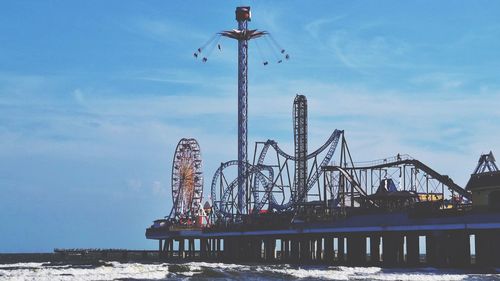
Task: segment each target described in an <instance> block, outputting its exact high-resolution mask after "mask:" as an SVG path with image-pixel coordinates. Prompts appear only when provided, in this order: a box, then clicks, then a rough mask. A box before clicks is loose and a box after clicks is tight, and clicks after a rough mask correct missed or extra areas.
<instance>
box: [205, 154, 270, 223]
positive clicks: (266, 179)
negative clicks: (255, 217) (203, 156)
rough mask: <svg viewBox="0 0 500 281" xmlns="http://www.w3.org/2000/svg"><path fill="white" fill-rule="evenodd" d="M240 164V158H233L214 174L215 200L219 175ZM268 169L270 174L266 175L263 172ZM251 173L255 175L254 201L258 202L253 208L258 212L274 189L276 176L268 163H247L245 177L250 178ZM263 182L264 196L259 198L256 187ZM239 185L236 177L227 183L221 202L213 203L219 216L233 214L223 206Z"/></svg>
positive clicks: (213, 194) (213, 197) (213, 190)
mask: <svg viewBox="0 0 500 281" xmlns="http://www.w3.org/2000/svg"><path fill="white" fill-rule="evenodd" d="M237 165H238V160H231V161H228V162H225V163H222V164H221V166H220V167H219V168H218V169H217V171H216V172H215V174H214V177H213V179H212V188H211V193H212V200H215V199H216V198H217V181H218V180H219V177H221V176H222V171H223V170H224V169H226V168H228V167H229V166H237ZM264 170H266V171H268V172H269V176H266V175H264V174H263V173H262V172H263V171H264ZM249 175H254V184H253V186H254V188H253V189H254V190H253V191H252V193H253V195H254V201H255V202H257V203H256V205H255V206H254V208H253V210H252V211H253V212H254V213H256V212H258V211H260V210H261V209H262V207H263V206H264V205H265V204H266V202H267V200H268V198H269V194H270V193H271V191H272V187H273V184H272V179H273V177H274V170H273V169H272V167H270V166H266V165H251V164H249V163H247V169H246V174H244V175H243V176H244V177H245V178H248V176H249ZM259 182H260V184H262V185H263V186H264V196H263V197H262V199H261V200H259V196H258V192H256V191H255V188H256V187H257V186H258V183H259ZM237 185H238V178H236V179H234V180H233V181H232V182H231V183H230V184H228V185H227V187H226V188H225V189H224V192H223V194H222V195H221V198H219V200H218V202H217V201H216V202H217V203H219V204H217V203H215V204H213V208H214V212H215V213H216V214H217V216H225V217H231V216H232V215H233V214H231V213H230V212H228V211H227V210H226V209H225V208H222V207H221V206H222V205H223V204H224V206H225V205H227V202H229V200H230V199H229V195H230V194H231V193H232V192H234V189H235V187H236V186H237Z"/></svg>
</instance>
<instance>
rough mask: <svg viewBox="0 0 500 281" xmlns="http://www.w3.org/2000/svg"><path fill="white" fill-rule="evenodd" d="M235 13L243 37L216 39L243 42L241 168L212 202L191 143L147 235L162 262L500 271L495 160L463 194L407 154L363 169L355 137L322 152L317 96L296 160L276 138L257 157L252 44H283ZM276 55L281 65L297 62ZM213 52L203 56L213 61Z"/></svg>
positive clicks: (181, 151)
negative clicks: (314, 136)
mask: <svg viewBox="0 0 500 281" xmlns="http://www.w3.org/2000/svg"><path fill="white" fill-rule="evenodd" d="M235 14H236V21H237V23H238V27H237V29H233V30H228V31H222V32H219V33H217V34H216V36H215V37H214V38H220V37H226V38H231V39H235V40H237V41H238V123H237V124H238V138H237V139H238V158H237V160H231V161H227V162H223V163H221V165H220V167H219V168H218V169H217V171H216V172H215V174H214V175H213V177H212V179H211V181H210V183H209V184H210V188H211V190H210V191H211V193H210V196H205V198H210V200H206V201H205V202H203V200H204V199H203V198H204V197H203V184H204V175H203V165H202V153H201V148H200V146H199V145H198V142H197V141H196V139H194V138H186V139H182V140H180V141H179V144H178V145H177V148H176V151H175V154H174V157H173V164H172V201H173V207H172V210H171V211H170V213H169V215H168V216H166V217H165V218H162V219H158V220H155V221H154V223H153V225H152V226H150V227H148V228H147V229H146V237H147V238H148V239H154V240H157V241H158V253H159V257H160V259H162V260H181V261H183V260H207V261H227V262H233V263H234V262H263V263H264V262H265V263H297V264H310V263H316V264H337V265H356V266H368V265H376V266H387V267H395V266H396V267H399V266H436V267H469V266H477V267H499V266H500V171H499V169H498V167H497V165H496V163H495V157H494V155H493V153H492V152H490V153H486V154H483V155H481V156H480V157H479V161H478V162H477V164H476V168H475V169H474V170H473V171H472V174H471V176H470V179H469V181H468V183H467V185H466V186H464V187H463V186H460V185H458V184H457V183H455V182H454V181H453V179H451V178H450V177H449V176H447V175H446V174H443V173H442V171H437V170H435V169H433V168H432V167H431V165H428V164H427V163H423V162H421V161H419V160H418V159H416V158H414V157H411V156H409V155H406V154H399V153H398V154H396V153H394V152H389V153H392V154H393V155H394V154H395V155H394V156H391V157H388V158H385V159H379V160H375V161H369V162H356V161H355V160H353V157H352V154H351V151H350V149H349V146H348V142H347V138H346V134H345V131H344V130H336V129H335V130H332V133H331V135H330V137H329V138H328V139H327V140H326V142H325V143H324V144H323V145H321V146H320V147H319V148H316V149H315V150H310V149H309V148H308V118H307V117H308V107H307V97H306V96H305V95H296V96H295V98H294V100H293V106H292V118H293V121H292V124H293V132H294V151H293V153H292V154H288V153H287V152H286V151H284V150H283V149H282V148H281V147H280V146H279V144H278V143H277V142H276V141H274V140H271V139H270V140H267V141H261V142H256V143H255V145H254V146H253V148H254V149H253V154H252V155H251V157H249V154H248V147H249V146H248V143H247V138H248V131H247V118H248V115H247V112H248V109H247V101H248V79H247V73H248V42H249V41H250V40H259V38H260V39H262V38H266V37H270V36H271V35H270V33H268V32H266V31H260V30H257V29H249V28H248V24H249V22H250V21H251V13H250V7H237V8H236V13H235ZM271 38H272V37H271ZM272 41H273V42H274V41H275V40H274V39H272ZM210 44H212V45H213V46H217V44H218V43H217V41H216V40H211V41H210V42H209V43H208V45H210ZM275 45H276V47H277V50H278V53H279V54H281V55H282V56H283V60H279V61H278V63H281V62H283V61H284V60H287V59H289V58H290V57H289V55H288V54H287V53H286V51H285V50H284V49H283V48H281V47H279V44H277V43H276V44H275ZM205 46H207V44H206V45H205ZM204 48H205V47H202V48H199V49H198V50H197V52H195V53H194V57H195V58H200V59H201V60H202V61H203V62H206V61H207V58H206V57H204V54H205V53H204ZM219 48H220V47H219ZM267 63H268V62H264V64H265V65H266V64H267ZM249 158H251V160H249ZM473 167H474V163H471V166H467V167H463V169H464V170H468V169H471V168H473Z"/></svg>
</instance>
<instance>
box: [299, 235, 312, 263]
mask: <svg viewBox="0 0 500 281" xmlns="http://www.w3.org/2000/svg"><path fill="white" fill-rule="evenodd" d="M299 254H300V255H299V262H300V263H308V262H310V260H311V239H310V238H309V237H306V238H302V239H301V240H300V253H299Z"/></svg>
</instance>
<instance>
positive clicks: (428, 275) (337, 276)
mask: <svg viewBox="0 0 500 281" xmlns="http://www.w3.org/2000/svg"><path fill="white" fill-rule="evenodd" d="M191 278H195V279H196V280H212V279H213V278H219V280H220V279H226V280H231V279H238V280H284V279H308V280H402V281H405V280H418V281H439V280H464V279H467V280H500V274H499V275H494V274H488V275H478V274H474V275H472V274H466V273H464V272H460V271H458V270H455V271H450V270H448V271H446V270H440V269H434V268H420V269H382V268H379V267H344V266H330V267H327V266H292V265H239V264H223V263H206V262H191V263H186V264H181V265H173V264H167V263H163V264H139V263H118V262H110V263H105V264H103V265H100V266H81V265H46V264H42V263H17V264H0V280H83V281H85V280H116V279H119V280H120V279H121V280H123V279H139V280H167V279H168V280H170V279H175V280H189V279H191Z"/></svg>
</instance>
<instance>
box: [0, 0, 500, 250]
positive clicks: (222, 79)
mask: <svg viewBox="0 0 500 281" xmlns="http://www.w3.org/2000/svg"><path fill="white" fill-rule="evenodd" d="M246 4H248V5H251V6H252V14H253V20H252V22H251V24H250V26H251V27H252V28H260V29H265V30H268V31H269V32H271V33H272V34H273V35H274V38H276V40H277V41H278V42H279V43H280V45H282V46H283V47H284V48H285V49H287V51H288V53H289V54H290V56H291V60H290V61H288V62H287V63H284V64H279V65H278V64H276V63H270V65H268V66H266V67H264V66H263V65H262V63H261V62H262V59H263V58H262V57H261V56H259V54H258V52H257V50H256V48H255V45H252V43H251V45H250V70H249V80H250V83H249V92H250V95H249V140H250V141H251V142H253V141H257V140H266V139H275V140H277V141H278V142H280V143H282V144H283V145H284V146H285V147H288V148H290V147H291V146H290V145H291V143H292V141H293V140H292V120H291V112H292V108H291V105H292V102H293V98H294V97H295V95H296V94H297V93H302V94H305V95H307V98H308V101H309V124H310V127H309V132H310V141H309V143H310V148H311V149H312V148H314V147H317V146H318V145H320V144H321V143H322V142H323V141H325V140H326V138H327V137H328V136H329V135H330V133H331V132H332V131H333V130H334V129H335V128H338V129H344V130H345V131H346V138H347V141H348V143H349V146H350V148H351V152H352V154H353V157H354V158H355V160H359V161H362V160H371V159H379V158H383V157H387V156H393V155H395V154H397V153H408V154H410V155H412V156H413V157H415V158H417V159H419V160H421V161H423V162H424V163H427V164H428V165H430V166H432V167H434V168H435V169H436V170H438V171H440V172H442V173H444V174H448V175H450V176H451V177H452V178H453V179H454V180H455V182H457V183H459V184H461V185H465V183H466V182H467V180H468V175H469V174H470V173H471V172H472V170H473V168H474V166H475V164H476V161H477V159H478V157H479V154H481V153H483V152H488V151H489V150H493V152H494V153H497V154H500V144H499V139H500V125H499V124H498V120H500V111H499V110H498V108H499V106H500V80H499V78H498V73H499V70H500V56H499V55H498V54H499V50H500V20H499V19H498V11H500V3H499V2H496V1H415V2H409V1H307V2H305V1H275V2H268V1H256V2H252V1H250V2H242V1H234V2H230V1H199V2H197V1H178V2H170V1H4V2H3V3H2V8H1V9H0V109H1V110H0V159H2V161H1V163H0V190H1V193H2V195H1V196H0V225H2V239H0V252H19V251H21V252H32V251H33V252H35V251H51V250H52V249H53V248H55V247H105V248H137V249H141V248H153V249H154V248H155V247H156V244H155V243H153V242H151V241H147V240H146V239H145V238H144V230H145V228H146V227H147V226H148V225H150V223H151V221H152V220H153V219H155V218H158V217H162V216H164V215H167V214H168V212H169V210H170V207H171V199H170V197H171V195H170V184H169V182H170V172H171V170H170V169H171V161H172V156H173V153H174V149H175V146H176V144H177V142H178V140H179V139H180V138H182V137H195V138H197V139H198V141H199V143H200V145H201V148H202V153H203V160H204V172H205V178H206V180H205V181H206V182H205V191H206V194H208V191H209V186H208V184H207V183H208V182H209V181H210V180H211V178H212V175H213V173H214V171H215V169H216V168H217V166H218V165H219V164H220V162H223V161H227V160H230V159H235V158H236V152H237V149H236V130H237V127H236V120H237V119H236V112H237V108H236V103H237V99H236V49H235V48H236V43H235V42H231V41H228V40H225V41H222V46H223V51H222V52H214V54H213V55H212V56H210V57H209V61H208V63H206V64H202V63H200V61H197V60H195V59H194V58H193V56H192V54H193V52H194V51H195V50H196V49H197V48H198V47H199V46H201V45H202V44H203V43H204V42H205V41H207V40H208V39H209V38H210V37H211V36H212V35H213V34H214V33H215V32H217V31H220V30H223V29H231V28H234V27H235V26H236V22H235V20H234V8H235V7H236V6H238V5H246ZM262 46H264V47H262ZM265 46H266V45H265V44H261V48H262V50H263V54H264V55H263V57H264V59H265V58H267V59H269V60H273V58H274V57H273V55H272V52H270V51H269V50H268V49H266V48H265Z"/></svg>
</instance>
